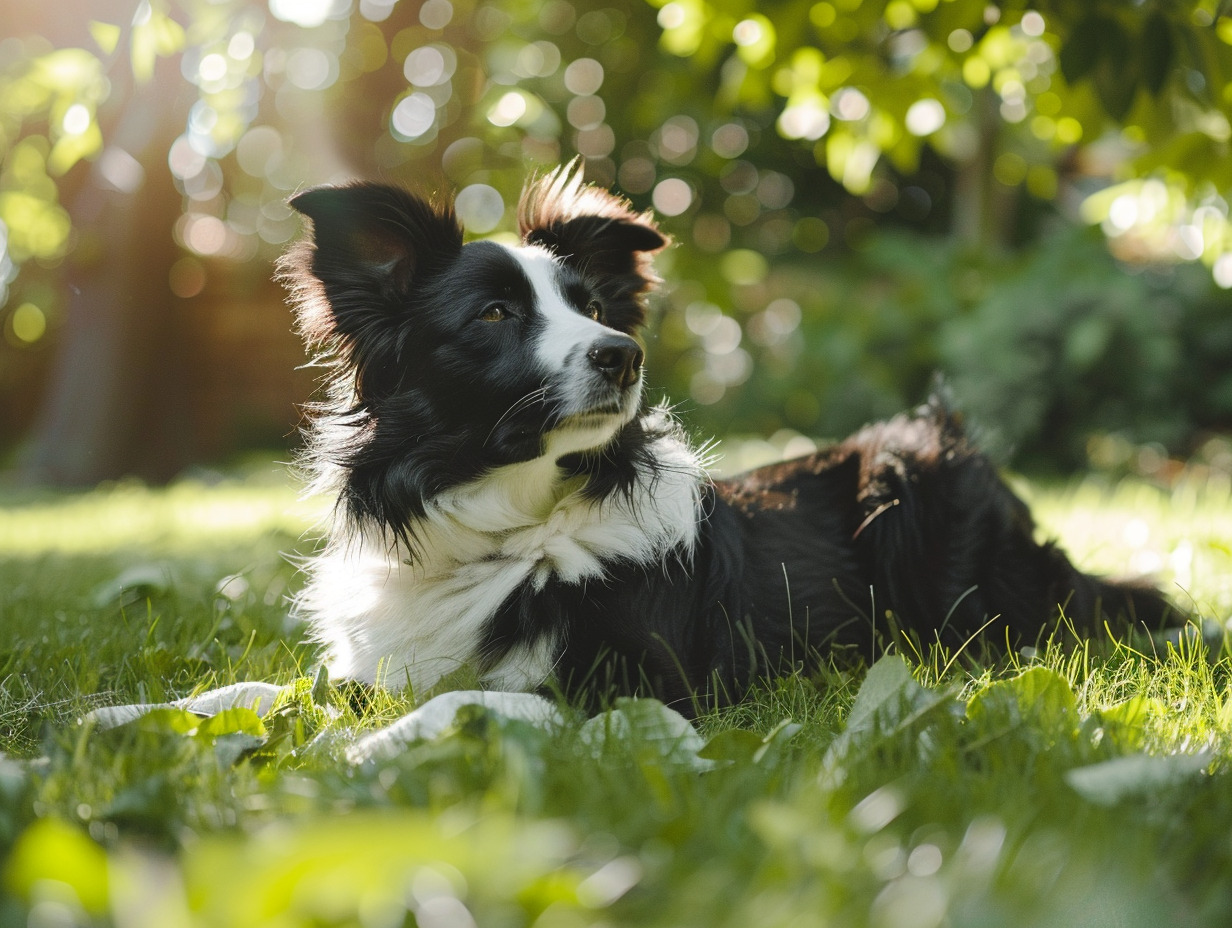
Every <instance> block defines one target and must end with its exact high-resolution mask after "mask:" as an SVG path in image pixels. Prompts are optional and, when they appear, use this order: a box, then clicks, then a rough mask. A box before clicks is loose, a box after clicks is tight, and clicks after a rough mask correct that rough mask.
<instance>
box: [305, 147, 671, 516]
mask: <svg viewBox="0 0 1232 928" xmlns="http://www.w3.org/2000/svg"><path fill="white" fill-rule="evenodd" d="M291 205H292V206H294V207H295V208H296V209H297V210H299V211H300V212H301V213H303V214H304V215H306V216H308V217H309V218H310V219H311V220H312V233H311V236H310V237H309V238H308V239H306V240H305V241H304V242H301V243H300V244H298V245H297V246H295V247H294V248H293V249H292V250H291V251H290V252H289V253H288V254H287V256H286V257H285V258H284V259H283V262H282V265H281V277H282V279H283V281H284V283H286V284H287V285H288V287H289V288H290V289H291V291H292V296H293V299H294V302H295V304H296V310H297V313H298V319H299V327H300V330H301V333H302V334H303V335H304V337H305V339H306V341H307V342H308V343H309V345H310V347H313V348H315V349H317V350H320V351H322V352H323V354H324V355H326V356H327V357H328V358H329V359H330V362H331V364H332V365H333V368H334V375H335V383H334V393H335V402H336V403H337V404H338V406H340V407H341V406H345V407H346V408H345V409H343V408H336V409H334V410H332V411H333V412H334V414H335V421H341V422H344V423H345V424H347V425H350V426H351V428H350V429H344V430H343V432H345V433H347V434H345V436H344V437H342V438H339V439H338V441H339V442H340V443H341V444H342V445H344V447H343V448H333V449H322V448H319V447H318V449H317V450H318V452H324V453H327V454H331V455H333V456H335V457H336V458H337V459H338V460H337V463H340V464H342V465H343V466H344V467H345V468H348V469H349V470H350V471H352V476H351V477H350V478H348V479H349V480H350V482H352V483H356V482H358V483H361V484H362V483H363V480H362V474H359V475H358V476H356V473H357V472H360V471H370V472H373V478H372V479H373V480H378V481H381V482H383V483H384V482H388V481H389V480H390V479H391V476H392V475H391V471H397V470H398V469H400V468H401V469H414V470H415V471H416V476H415V481H426V484H425V485H423V486H421V487H419V488H418V490H417V491H416V492H417V493H418V495H419V496H421V497H422V496H426V495H430V494H431V493H432V492H437V491H439V490H441V489H444V487H445V486H446V485H448V484H450V483H457V482H463V481H465V480H467V479H470V478H472V477H475V476H478V475H479V474H481V473H483V472H485V471H488V470H491V469H493V468H496V467H499V466H502V465H505V464H511V463H517V462H519V461H525V460H530V459H533V458H539V457H542V456H544V455H548V454H551V455H555V456H557V457H564V456H566V455H569V454H575V453H578V452H586V451H592V450H595V449H598V448H601V447H603V446H604V445H606V444H607V443H609V442H610V441H612V439H613V438H614V437H615V436H616V435H617V433H618V432H619V431H620V430H621V429H622V427H624V426H625V425H627V424H628V423H629V422H630V421H631V420H632V419H633V418H634V417H635V416H636V415H637V413H638V410H639V408H640V404H641V390H642V379H641V364H642V349H641V347H640V345H639V344H638V342H637V341H636V339H635V338H634V335H635V333H636V332H637V330H638V328H639V327H640V326H641V324H642V323H643V321H644V318H645V308H644V305H643V298H644V295H645V293H646V292H647V291H649V290H650V289H651V288H652V287H653V286H654V285H655V284H656V283H657V282H658V281H657V278H655V276H654V273H653V270H652V269H651V266H650V256H651V255H652V254H653V253H654V252H656V251H658V250H659V249H661V248H663V247H664V245H666V244H667V240H666V238H665V237H664V236H663V235H662V234H660V233H659V231H658V230H657V229H656V228H655V226H654V223H653V221H652V220H651V218H650V217H649V215H647V214H639V213H636V212H634V211H633V210H632V209H631V208H630V206H629V205H628V204H627V203H626V202H625V201H624V200H622V199H620V198H619V197H616V196H614V195H612V194H610V193H608V192H607V191H604V190H601V189H599V188H595V187H590V186H586V185H583V184H582V182H581V178H580V172H578V171H577V170H576V169H574V168H562V169H559V170H557V171H555V172H553V173H551V174H549V175H547V176H546V177H544V178H542V179H541V180H539V181H537V182H535V183H533V184H532V185H530V186H529V187H528V188H527V190H526V191H525V192H524V194H523V197H522V202H521V205H520V209H519V221H520V232H521V236H522V241H521V244H519V245H515V246H509V245H505V244H500V243H497V242H493V241H476V242H470V243H468V244H463V230H462V228H461V226H460V225H459V223H458V220H457V218H456V216H455V214H454V212H453V210H452V208H451V207H449V206H444V205H434V204H432V203H430V202H428V201H426V200H424V199H421V198H419V197H417V196H414V195H412V194H410V193H407V192H406V191H404V190H401V189H398V188H395V187H390V186H385V185H381V184H369V183H358V184H352V185H348V186H341V187H320V188H316V189H313V190H308V191H306V192H304V193H301V194H298V195H297V196H295V197H294V198H293V199H292V200H291ZM334 434H335V435H336V436H337V435H339V434H340V433H338V432H337V431H336V430H335V433H334ZM348 491H349V492H354V490H353V488H350V487H349V488H348ZM361 492H362V490H361ZM373 492H384V490H378V491H373ZM361 508H362V507H361ZM395 508H396V507H395ZM416 508H418V507H417V506H415V505H411V506H410V509H411V510H412V511H413V510H414V509H416ZM382 521H385V520H384V519H382Z"/></svg>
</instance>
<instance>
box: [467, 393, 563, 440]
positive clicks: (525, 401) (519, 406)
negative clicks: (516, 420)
mask: <svg viewBox="0 0 1232 928" xmlns="http://www.w3.org/2000/svg"><path fill="white" fill-rule="evenodd" d="M547 396H548V388H547V387H546V386H543V387H539V388H538V389H535V390H531V391H530V392H529V393H527V394H526V395H525V396H522V397H520V398H519V399H517V400H516V401H514V402H513V403H512V404H511V405H510V406H509V408H508V409H506V410H505V411H504V412H503V413H502V414H501V417H500V418H499V419H497V420H496V422H495V423H493V425H492V428H491V429H489V430H488V434H487V437H486V438H484V440H483V442H484V444H485V445H486V444H487V443H488V441H490V440H491V438H492V434H493V433H494V432H495V431H496V430H497V429H498V428H500V427H501V424H502V423H504V422H505V421H506V420H507V419H509V418H510V417H511V416H514V415H516V414H517V413H519V412H521V411H522V410H523V409H527V408H529V407H530V406H531V405H532V404H534V403H541V404H542V403H544V402H546V400H547Z"/></svg>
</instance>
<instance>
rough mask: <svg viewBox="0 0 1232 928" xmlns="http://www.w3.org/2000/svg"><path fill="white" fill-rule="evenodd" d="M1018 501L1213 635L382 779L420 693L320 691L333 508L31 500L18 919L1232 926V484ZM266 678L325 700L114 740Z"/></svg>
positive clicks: (940, 669) (1077, 651)
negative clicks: (377, 741)
mask: <svg viewBox="0 0 1232 928" xmlns="http://www.w3.org/2000/svg"><path fill="white" fill-rule="evenodd" d="M1020 490H1022V491H1023V492H1024V493H1025V494H1026V495H1028V496H1029V497H1030V498H1031V502H1032V504H1033V506H1034V507H1035V510H1036V512H1037V514H1038V515H1039V516H1040V518H1041V521H1042V523H1043V531H1044V532H1045V533H1047V534H1057V535H1060V536H1061V537H1063V538H1064V539H1065V541H1066V544H1067V547H1068V548H1069V549H1070V550H1071V552H1072V553H1073V554H1074V555H1075V556H1076V557H1077V559H1078V560H1079V561H1080V562H1081V563H1083V564H1084V565H1085V566H1087V567H1090V568H1092V569H1099V570H1104V571H1108V572H1118V571H1123V570H1125V569H1126V568H1127V567H1129V568H1146V569H1151V570H1155V571H1157V572H1158V573H1159V574H1160V576H1161V577H1162V578H1163V579H1165V581H1167V582H1169V583H1175V584H1177V586H1176V587H1174V589H1176V590H1177V591H1178V596H1179V597H1180V598H1182V599H1186V600H1187V601H1189V602H1191V603H1192V604H1193V605H1194V607H1195V609H1196V611H1197V612H1198V613H1199V614H1200V615H1202V616H1203V617H1204V618H1206V619H1207V625H1208V628H1207V632H1208V635H1207V638H1206V640H1205V641H1204V640H1203V639H1202V638H1201V636H1199V635H1196V634H1182V635H1178V636H1174V638H1173V640H1172V641H1171V642H1169V641H1167V640H1164V639H1159V640H1154V641H1152V640H1150V639H1147V638H1145V637H1143V638H1135V639H1134V640H1132V641H1130V642H1113V641H1111V640H1097V641H1093V642H1089V643H1086V644H1081V645H1074V644H1072V643H1071V644H1070V645H1068V646H1063V645H1061V644H1056V645H1052V646H1044V647H1041V648H1040V649H1039V650H1038V651H1037V652H1033V653H1030V654H1015V655H998V654H996V653H995V652H993V651H991V650H989V649H987V648H984V647H982V646H981V643H979V642H973V643H972V645H971V646H970V647H969V648H967V649H966V650H964V651H963V652H961V653H957V654H955V653H951V652H945V651H942V650H940V649H938V648H936V647H929V646H928V645H927V643H917V644H915V645H913V646H905V647H903V648H902V649H901V650H902V651H904V652H905V654H904V655H903V656H901V657H900V656H896V655H891V656H890V657H889V658H887V659H885V660H883V661H882V662H880V663H878V664H876V665H875V666H874V668H873V669H872V670H871V671H870V670H869V668H868V667H867V665H866V663H865V662H864V659H863V657H859V658H856V657H852V656H846V657H844V658H842V659H841V660H839V659H835V660H833V661H830V662H827V663H826V664H825V665H824V666H823V667H822V669H821V670H820V671H818V672H817V673H816V674H814V675H812V676H811V677H808V678H806V677H804V676H800V675H797V676H794V677H789V678H786V679H783V680H778V681H773V682H768V683H767V684H765V685H764V686H762V687H761V688H759V689H758V690H757V691H756V692H754V693H753V694H752V695H751V697H750V698H749V699H748V700H747V701H746V702H744V703H743V704H741V705H740V706H737V707H735V708H732V709H730V710H727V711H725V712H721V713H713V714H711V715H708V716H706V717H705V718H703V719H702V720H701V722H700V726H699V728H700V732H701V736H702V739H703V740H704V741H705V743H706V746H705V748H703V749H702V750H701V752H700V756H699V753H698V751H697V750H695V749H693V748H681V747H679V746H677V747H675V748H673V746H672V745H665V744H664V743H663V742H661V741H659V740H656V738H655V737H654V726H655V719H656V716H655V712H654V711H653V706H648V705H647V704H643V706H642V708H637V707H632V706H626V707H624V709H623V710H622V713H623V719H624V721H623V724H624V725H626V727H627V732H626V733H625V734H624V735H622V736H621V737H617V738H608V739H607V740H606V741H604V742H603V744H602V745H601V746H597V745H596V744H595V743H594V741H593V740H591V739H588V738H587V737H586V735H585V731H584V730H583V728H582V722H583V720H582V719H580V718H576V717H573V716H570V718H569V720H568V722H567V724H566V725H565V726H564V728H563V729H562V730H559V731H555V732H544V731H541V730H539V729H535V728H532V727H530V726H528V725H526V724H523V723H519V722H516V721H510V720H506V719H502V718H500V717H499V716H494V715H488V714H484V713H481V712H478V711H474V712H469V713H463V714H462V715H461V716H460V717H459V721H458V723H457V724H456V725H455V726H454V727H453V728H452V729H451V730H449V731H447V732H446V733H444V734H443V735H441V736H440V737H438V738H435V739H432V740H429V741H424V742H420V743H417V744H414V745H411V746H409V747H408V748H407V750H406V751H405V752H403V753H402V754H401V755H400V756H398V757H397V758H395V759H393V760H390V761H384V762H378V763H370V764H367V765H361V766H357V767H356V766H352V765H350V764H348V763H347V762H346V760H345V757H344V751H345V747H346V745H347V744H348V743H350V741H351V740H352V739H353V737H354V735H355V733H356V732H359V731H362V730H365V729H371V728H375V727H377V726H379V725H381V724H383V723H385V722H387V721H390V720H392V719H393V718H395V717H397V716H398V715H399V714H401V713H403V712H405V711H407V710H408V709H409V708H411V707H412V703H411V702H410V700H409V698H408V697H405V696H395V695H390V694H383V695H381V696H379V697H378V698H377V699H376V700H375V702H374V704H373V705H372V706H371V707H370V708H369V709H367V710H365V711H364V712H363V714H362V715H356V713H355V711H354V710H353V709H352V708H351V707H350V706H349V705H348V704H347V703H346V701H345V699H344V698H342V696H341V695H340V694H338V693H337V692H336V691H333V690H330V689H329V688H327V687H322V686H320V685H317V684H315V681H314V679H313V676H312V668H313V662H314V654H313V651H312V648H311V647H310V646H309V645H308V644H306V643H305V642H304V641H303V639H302V636H301V632H300V630H299V629H297V628H296V627H294V626H293V625H291V624H289V623H288V619H287V609H286V604H285V597H286V596H287V594H288V593H289V592H290V591H293V590H294V589H295V587H296V584H297V582H298V581H297V578H296V575H295V571H294V569H293V568H292V567H291V566H290V565H289V564H288V562H287V560H286V559H285V556H284V555H286V554H287V553H292V552H299V553H303V552H305V551H308V550H310V549H311V546H312V542H311V538H310V536H309V535H306V534H305V532H306V531H307V529H308V528H309V526H310V524H311V523H312V521H313V520H314V519H315V518H316V517H317V516H319V515H320V511H321V510H320V507H319V506H316V505H312V504H303V503H300V502H298V501H297V500H296V496H295V489H294V487H293V486H292V484H291V481H290V479H289V478H288V477H287V476H286V475H285V474H284V473H283V472H282V471H280V470H277V469H272V468H266V469H264V470H261V469H254V470H253V471H251V472H250V473H248V474H247V476H245V477H244V478H243V479H233V480H223V481H215V482H213V483H205V482H191V481H186V482H182V483H179V484H177V485H174V486H172V487H170V488H167V489H165V490H151V489H146V488H143V487H140V486H130V485H121V486H115V487H111V488H103V489H99V490H97V491H94V492H91V493H83V494H69V495H63V494H54V495H53V494H49V495H40V496H33V497H19V496H13V495H9V496H7V497H4V498H2V499H0V752H3V755H4V756H0V859H2V862H0V880H2V882H0V925H8V924H14V925H25V924H30V925H47V924H65V925H68V924H80V925H117V926H146V925H149V926H155V925H157V926H160V928H162V926H170V928H176V926H196V925H217V926H227V928H231V926H239V925H280V926H283V925H285V926H298V925H304V926H308V925H313V926H318V925H362V926H365V928H367V926H380V928H383V926H397V925H421V926H435V925H468V924H472V923H474V924H479V925H483V926H487V925H498V926H500V925H509V926H521V925H536V926H540V928H553V926H579V925H637V926H641V925H651V926H678V925H698V926H725V925H731V926H748V925H758V926H760V925H787V924H799V925H841V926H865V925H867V926H874V928H909V926H911V928H938V926H967V925H970V926H987V925H1023V926H1038V925H1082V926H1089V925H1119V926H1138V925H1141V926H1152V928H1154V926H1159V925H1220V926H1222V925H1227V924H1229V923H1232V780H1230V778H1229V761H1230V760H1232V700H1230V698H1229V697H1230V690H1229V682H1230V680H1232V676H1230V675H1229V667H1230V666H1232V665H1230V663H1229V661H1230V660H1232V658H1229V656H1228V649H1227V645H1226V643H1225V642H1223V641H1221V636H1220V634H1219V631H1220V629H1221V628H1222V623H1223V622H1224V621H1226V620H1227V619H1228V617H1229V615H1230V614H1232V500H1230V499H1229V490H1228V484H1227V482H1226V480H1225V479H1223V478H1219V477H1217V476H1216V477H1206V478H1204V479H1202V480H1200V481H1199V480H1197V479H1194V480H1190V481H1187V482H1186V481H1182V483H1180V484H1179V485H1178V486H1177V488H1176V489H1175V490H1173V491H1172V492H1171V493H1166V494H1165V493H1162V492H1161V491H1159V490H1156V489H1154V488H1152V487H1149V486H1146V485H1144V484H1138V483H1123V484H1118V485H1113V486H1107V485H1103V484H1101V483H1099V482H1097V481H1095V480H1086V481H1083V482H1078V483H1074V484H1069V485H1065V486H1058V487H1051V488H1047V489H1041V488H1038V487H1031V486H1026V485H1024V486H1021V487H1020ZM1060 640H1061V639H1060V638H1058V641H1060ZM237 680H270V681H273V682H276V683H282V684H294V685H295V686H294V693H293V694H292V695H291V696H290V697H289V698H287V699H286V700H285V701H284V702H283V703H282V704H281V705H280V706H279V707H278V708H277V709H276V710H275V711H274V713H272V714H271V715H270V716H268V717H266V719H265V720H264V721H263V722H262V721H259V720H257V719H255V717H252V716H251V715H248V714H246V713H244V712H235V713H229V714H224V715H223V716H219V717H217V718H215V719H214V720H212V721H210V722H208V723H203V724H197V723H196V722H191V721H186V720H184V719H183V718H182V717H180V716H178V715H176V714H174V713H162V714H158V715H153V716H149V717H147V718H146V719H144V720H142V721H139V722H136V723H133V724H130V725H126V726H121V727H119V728H116V729H112V730H109V731H100V730H97V729H95V728H93V727H92V726H91V725H89V724H85V723H83V721H82V719H83V717H84V715H85V713H86V712H88V711H89V709H91V708H93V707H96V706H99V705H106V704H118V703H125V702H134V701H160V700H164V699H168V698H173V697H178V696H182V695H186V694H188V693H191V692H194V691H196V690H202V689H207V688H210V687H214V686H218V685H223V684H226V683H231V682H234V681H237ZM785 721H788V722H789V723H790V724H788V725H786V726H784V725H783V723H784V722H785Z"/></svg>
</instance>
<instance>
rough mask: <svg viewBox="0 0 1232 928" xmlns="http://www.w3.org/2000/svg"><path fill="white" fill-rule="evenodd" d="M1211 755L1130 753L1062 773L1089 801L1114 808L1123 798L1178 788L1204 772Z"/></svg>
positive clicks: (1076, 790) (1208, 764) (1132, 797)
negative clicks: (1158, 755)
mask: <svg viewBox="0 0 1232 928" xmlns="http://www.w3.org/2000/svg"><path fill="white" fill-rule="evenodd" d="M1210 764H1211V755H1210V754H1207V753H1201V754H1169V755H1166V756H1163V757H1157V756H1152V755H1150V754H1133V755H1130V756H1129V757H1118V758H1115V759H1114V760H1108V761H1104V762H1103V763H1099V764H1091V765H1089V766H1086V767H1075V768H1074V769H1073V770H1069V771H1067V772H1066V774H1065V782H1066V783H1068V784H1069V785H1070V788H1071V789H1073V790H1074V791H1075V792H1076V793H1078V794H1079V795H1080V796H1082V798H1084V799H1086V800H1087V801H1088V802H1093V803H1095V804H1096V805H1101V806H1111V805H1116V804H1117V803H1118V802H1121V801H1122V800H1125V799H1134V798H1138V797H1143V796H1150V795H1154V794H1156V793H1158V792H1160V791H1161V790H1164V789H1167V788H1168V787H1173V786H1178V785H1180V784H1182V783H1185V782H1186V781H1187V780H1189V779H1191V778H1193V777H1194V776H1196V775H1197V774H1199V773H1201V772H1202V771H1204V770H1206V768H1207V767H1209V766H1210Z"/></svg>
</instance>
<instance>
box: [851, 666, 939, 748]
mask: <svg viewBox="0 0 1232 928" xmlns="http://www.w3.org/2000/svg"><path fill="white" fill-rule="evenodd" d="M922 693H923V687H921V686H920V684H918V683H916V682H915V680H914V679H913V678H912V676H911V670H910V669H909V668H908V667H907V662H906V661H904V660H903V659H902V658H901V657H899V656H898V655H889V656H886V657H883V658H882V659H881V660H879V661H877V663H875V664H873V666H872V667H870V668H869V671H868V675H867V676H866V677H865V678H864V682H863V683H862V684H861V685H860V689H859V691H858V692H857V693H856V700H855V703H854V704H853V705H852V707H851V714H850V715H848V716H847V729H846V732H844V734H846V733H855V732H862V731H867V730H868V729H870V728H872V727H873V726H874V724H875V722H876V721H877V720H878V717H879V716H880V721H882V722H883V723H885V722H889V723H893V722H896V721H898V720H899V719H901V718H902V717H903V715H905V714H906V712H907V710H908V709H909V708H910V706H911V705H912V704H914V703H916V702H918V700H919V697H920V694H922Z"/></svg>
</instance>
